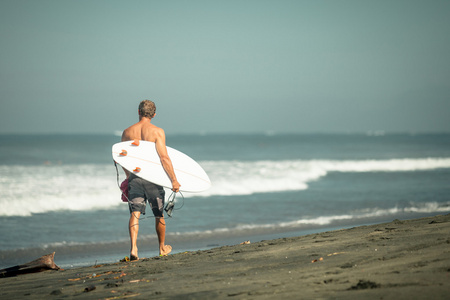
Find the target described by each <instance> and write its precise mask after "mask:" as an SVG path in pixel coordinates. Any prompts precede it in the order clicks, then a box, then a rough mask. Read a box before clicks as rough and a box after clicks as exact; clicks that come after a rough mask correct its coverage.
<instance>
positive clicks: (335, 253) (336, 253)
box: [327, 252, 346, 256]
mask: <svg viewBox="0 0 450 300" xmlns="http://www.w3.org/2000/svg"><path fill="white" fill-rule="evenodd" d="M344 253H346V252H334V253H330V254H328V255H327V256H333V255H338V254H344Z"/></svg>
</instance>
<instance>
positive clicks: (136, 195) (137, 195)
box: [122, 100, 180, 260]
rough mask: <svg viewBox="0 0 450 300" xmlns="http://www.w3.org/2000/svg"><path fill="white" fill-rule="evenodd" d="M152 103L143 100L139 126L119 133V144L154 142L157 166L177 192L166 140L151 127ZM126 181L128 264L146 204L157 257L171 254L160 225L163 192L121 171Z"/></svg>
mask: <svg viewBox="0 0 450 300" xmlns="http://www.w3.org/2000/svg"><path fill="white" fill-rule="evenodd" d="M155 112H156V107H155V103H153V102H152V101H150V100H144V101H142V102H141V103H140V104H139V111H138V113H139V122H137V123H136V124H134V125H131V126H130V127H128V128H127V129H125V130H124V132H123V133H122V142H124V141H129V140H135V139H137V140H144V141H149V142H154V143H155V144H156V151H157V152H158V155H159V157H160V159H161V163H162V165H163V167H164V170H165V171H166V173H167V175H168V176H169V178H170V180H171V181H172V191H174V192H178V191H179V190H180V184H179V183H178V181H177V178H176V176H175V173H174V171H173V166H172V161H171V160H170V158H169V155H168V154H167V148H166V136H165V134H164V130H163V129H162V128H159V127H156V126H155V125H153V124H152V123H151V120H152V118H153V117H154V116H155ZM124 171H125V173H126V175H127V179H128V200H129V202H128V204H129V208H130V221H129V232H130V240H131V250H130V260H138V259H139V257H138V248H137V236H138V232H139V217H140V216H141V214H145V207H146V202H148V203H149V205H150V207H151V209H152V211H153V214H154V216H155V227H156V233H157V235H158V241H159V255H161V256H165V255H167V254H169V253H170V252H171V251H172V247H171V246H170V245H165V243H164V242H165V235H166V223H165V221H164V215H163V210H164V189H163V188H162V187H161V186H159V185H156V184H154V183H151V182H149V181H146V180H144V179H142V178H139V177H137V176H136V175H134V174H132V173H130V172H128V171H127V170H125V169H124Z"/></svg>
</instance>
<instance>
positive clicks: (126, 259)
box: [120, 256, 130, 262]
mask: <svg viewBox="0 0 450 300" xmlns="http://www.w3.org/2000/svg"><path fill="white" fill-rule="evenodd" d="M127 261H130V258H129V257H128V256H125V257H124V258H122V259H121V260H120V262H127Z"/></svg>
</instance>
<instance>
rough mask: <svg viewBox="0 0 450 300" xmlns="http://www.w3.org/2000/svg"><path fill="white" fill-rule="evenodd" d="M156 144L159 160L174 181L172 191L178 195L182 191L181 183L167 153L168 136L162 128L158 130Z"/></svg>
mask: <svg viewBox="0 0 450 300" xmlns="http://www.w3.org/2000/svg"><path fill="white" fill-rule="evenodd" d="M155 144H156V151H157V152H158V155H159V158H160V159H161V164H162V166H163V168H164V170H165V171H166V173H167V175H168V176H169V178H170V180H171V181H172V191H174V192H176V193H177V192H178V191H179V190H180V183H179V182H178V180H177V177H176V176H175V172H174V170H173V165H172V161H171V160H170V157H169V154H168V153H167V148H166V135H165V134H164V130H163V129H161V128H158V131H157V134H156V141H155Z"/></svg>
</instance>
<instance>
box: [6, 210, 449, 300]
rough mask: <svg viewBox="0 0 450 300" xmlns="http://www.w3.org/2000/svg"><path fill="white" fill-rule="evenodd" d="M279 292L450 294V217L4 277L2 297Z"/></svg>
mask: <svg viewBox="0 0 450 300" xmlns="http://www.w3.org/2000/svg"><path fill="white" fill-rule="evenodd" d="M56 256H57V253H56ZM273 297H276V298H277V299H449V297H450V215H445V216H436V217H431V218H422V219H414V220H407V221H399V220H395V221H393V222H391V223H385V224H377V225H371V226H361V227H355V228H351V229H345V230H338V231H330V232H322V233H318V234H311V235H307V236H300V237H295V238H281V239H277V240H270V241H250V244H242V245H232V246H224V247H219V248H214V249H211V250H203V251H194V252H185V253H179V254H174V255H169V256H167V257H153V258H146V259H141V260H139V261H137V262H117V263H114V264H107V265H98V266H90V267H82V268H74V269H70V270H58V271H54V270H49V271H44V272H41V273H35V274H27V275H20V276H16V277H10V278H0V298H1V299H64V298H78V299H122V298H135V299H144V298H152V299H273Z"/></svg>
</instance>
